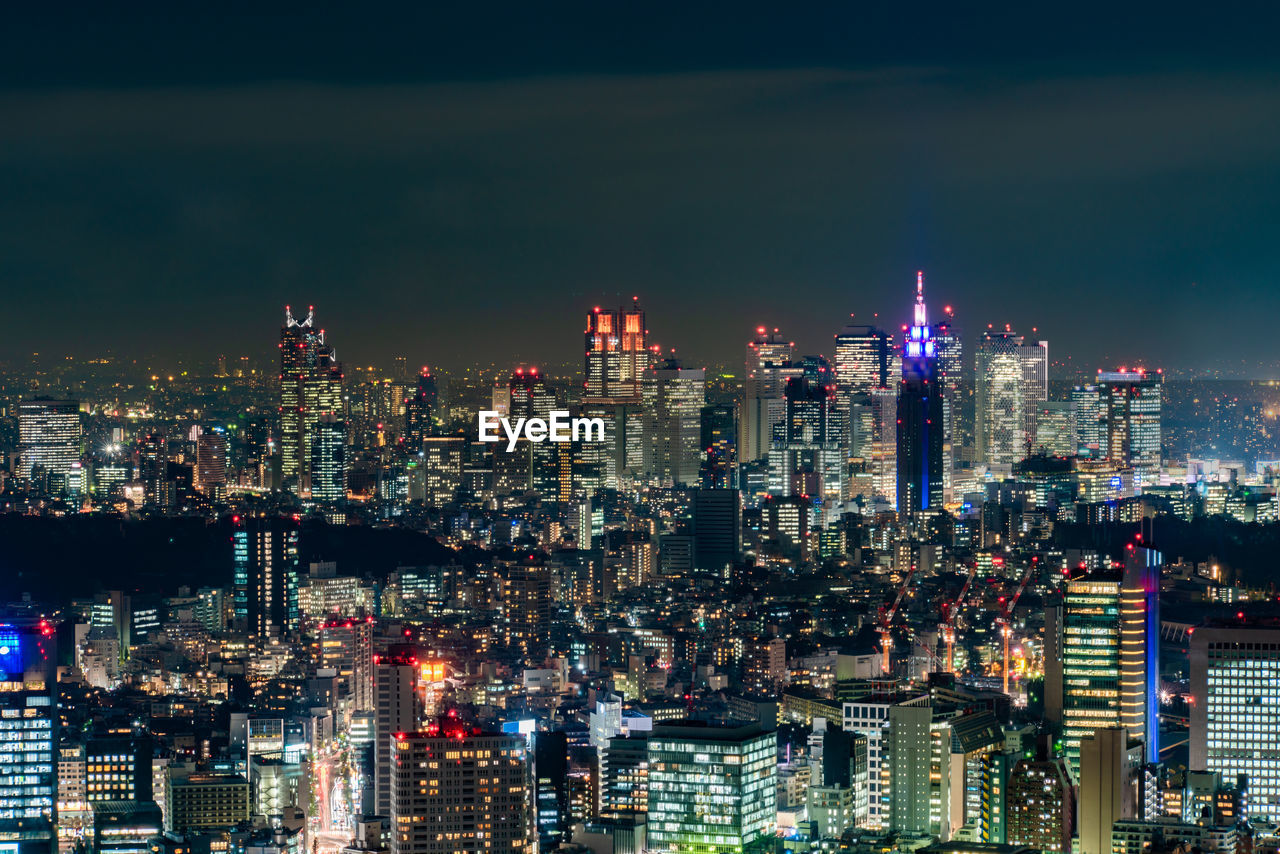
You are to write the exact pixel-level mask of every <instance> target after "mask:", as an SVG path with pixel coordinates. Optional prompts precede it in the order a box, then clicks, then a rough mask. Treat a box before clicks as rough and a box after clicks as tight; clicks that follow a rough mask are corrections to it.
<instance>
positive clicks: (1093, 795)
mask: <svg viewBox="0 0 1280 854" xmlns="http://www.w3.org/2000/svg"><path fill="white" fill-rule="evenodd" d="M1079 757H1080V758H1079V763H1080V764H1079V767H1080V772H1079V777H1078V781H1079V786H1078V796H1079V801H1080V811H1079V829H1078V834H1077V835H1078V836H1079V837H1080V852H1081V854H1110V852H1111V830H1112V826H1113V825H1114V824H1115V823H1116V822H1117V821H1118V820H1120V819H1122V818H1136V817H1137V816H1136V814H1135V813H1136V799H1135V789H1134V786H1133V783H1132V766H1133V758H1132V757H1131V756H1130V745H1129V734H1128V733H1127V732H1125V730H1124V727H1104V728H1100V729H1097V730H1095V731H1094V732H1093V733H1091V734H1090V735H1088V736H1086V737H1085V738H1084V740H1083V741H1082V743H1081V745H1080V748H1079Z"/></svg>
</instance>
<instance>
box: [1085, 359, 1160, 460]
mask: <svg viewBox="0 0 1280 854" xmlns="http://www.w3.org/2000/svg"><path fill="white" fill-rule="evenodd" d="M1163 380H1164V375H1163V374H1162V373H1160V372H1148V371H1145V370H1143V369H1142V368H1136V369H1135V370H1132V371H1126V370H1124V369H1123V368H1122V369H1121V370H1118V371H1098V398H1099V414H1100V416H1101V419H1102V423H1103V433H1102V435H1101V436H1100V437H1099V440H1100V444H1101V442H1103V441H1105V443H1106V446H1105V449H1102V448H1100V451H1101V453H1100V456H1102V457H1103V458H1105V459H1109V460H1111V461H1112V462H1114V463H1116V464H1117V465H1121V466H1132V467H1133V476H1134V480H1135V481H1137V482H1140V483H1145V484H1152V483H1156V482H1157V481H1158V480H1159V477H1160V465H1161V452H1160V440H1161V433H1160V409H1161V400H1160V398H1161V393H1162V391H1163V389H1162V384H1163Z"/></svg>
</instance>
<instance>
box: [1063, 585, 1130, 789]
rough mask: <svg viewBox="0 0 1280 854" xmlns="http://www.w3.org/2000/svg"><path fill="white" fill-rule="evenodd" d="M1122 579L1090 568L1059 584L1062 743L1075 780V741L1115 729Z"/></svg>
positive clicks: (1077, 764) (1077, 766)
mask: <svg viewBox="0 0 1280 854" xmlns="http://www.w3.org/2000/svg"><path fill="white" fill-rule="evenodd" d="M1122 585H1123V576H1122V574H1121V573H1120V572H1119V571H1117V570H1095V571H1093V572H1088V573H1084V574H1082V575H1078V576H1076V577H1074V578H1069V579H1067V581H1066V582H1065V591H1064V594H1063V603H1062V642H1061V652H1062V675H1061V679H1062V685H1063V688H1062V742H1063V747H1064V748H1065V752H1066V758H1067V764H1068V765H1069V766H1070V768H1071V777H1072V779H1074V780H1079V779H1080V743H1081V741H1083V740H1084V739H1086V738H1088V737H1089V736H1091V735H1092V734H1093V732H1094V731H1095V730H1098V729H1102V728H1106V727H1117V726H1119V725H1120V655H1121V651H1120V600H1121V588H1122Z"/></svg>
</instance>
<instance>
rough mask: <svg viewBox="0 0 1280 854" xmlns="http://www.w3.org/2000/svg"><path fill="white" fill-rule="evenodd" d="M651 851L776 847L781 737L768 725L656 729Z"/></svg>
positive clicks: (689, 725)
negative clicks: (762, 729) (768, 730)
mask: <svg viewBox="0 0 1280 854" xmlns="http://www.w3.org/2000/svg"><path fill="white" fill-rule="evenodd" d="M648 747H649V773H648V783H649V804H648V850H649V851H652V852H655V854H658V852H661V854H676V852H685V851H708V852H710V851H738V852H744V854H750V852H766V851H773V848H774V841H775V839H776V838H777V837H776V836H775V834H774V827H775V822H776V817H777V816H776V798H777V791H776V785H777V784H776V777H777V750H778V747H777V738H776V736H775V734H774V733H772V732H762V731H761V729H760V727H758V726H755V725H751V726H743V727H710V726H697V725H695V724H694V723H693V722H692V721H680V722H678V723H672V724H660V725H657V726H655V727H654V728H653V734H652V735H650V736H649V739H648Z"/></svg>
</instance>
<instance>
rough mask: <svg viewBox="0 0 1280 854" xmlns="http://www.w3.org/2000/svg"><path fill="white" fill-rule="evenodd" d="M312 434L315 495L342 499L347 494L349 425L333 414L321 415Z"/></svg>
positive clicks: (312, 490) (326, 498)
mask: <svg viewBox="0 0 1280 854" xmlns="http://www.w3.org/2000/svg"><path fill="white" fill-rule="evenodd" d="M312 429H313V430H314V433H313V435H312V437H311V498H312V500H314V501H329V502H336V501H341V500H343V499H344V498H346V497H347V425H346V422H344V421H342V420H341V419H339V418H338V417H337V416H336V415H334V414H333V413H326V414H324V415H321V416H320V417H319V418H318V419H317V420H316V423H315V424H314V425H312Z"/></svg>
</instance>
